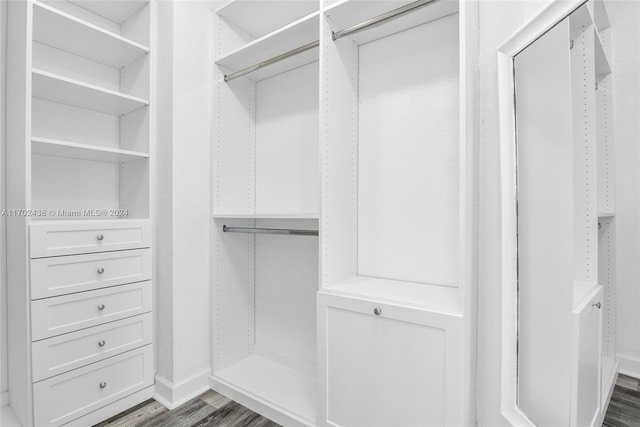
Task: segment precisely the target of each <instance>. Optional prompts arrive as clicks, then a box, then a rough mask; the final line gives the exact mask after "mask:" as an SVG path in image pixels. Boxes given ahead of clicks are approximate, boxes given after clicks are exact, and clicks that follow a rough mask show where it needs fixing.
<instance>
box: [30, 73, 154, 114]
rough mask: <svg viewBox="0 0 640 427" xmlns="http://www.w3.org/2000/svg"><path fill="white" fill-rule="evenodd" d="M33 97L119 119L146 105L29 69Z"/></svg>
mask: <svg viewBox="0 0 640 427" xmlns="http://www.w3.org/2000/svg"><path fill="white" fill-rule="evenodd" d="M31 74H32V85H33V96H34V97H35V98H41V99H46V100H49V101H53V102H57V103H59V104H66V105H72V106H75V107H80V108H85V109H88V110H93V111H98V112H101V113H106V114H111V115H114V116H121V115H123V114H127V113H130V112H131V111H133V110H137V109H138V108H140V107H144V106H145V105H148V104H149V102H148V101H146V100H144V99H141V98H136V97H134V96H130V95H125V94H122V93H119V92H115V91H112V90H109V89H104V88H101V87H98V86H94V85H90V84H87V83H83V82H80V81H78V80H73V79H69V78H66V77H63V76H60V75H57V74H53V73H49V72H47V71H42V70H38V69H35V68H34V69H33V70H32V73H31Z"/></svg>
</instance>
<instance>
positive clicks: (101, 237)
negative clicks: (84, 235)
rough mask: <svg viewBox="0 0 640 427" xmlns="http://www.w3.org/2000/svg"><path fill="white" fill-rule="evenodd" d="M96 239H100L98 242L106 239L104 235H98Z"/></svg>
mask: <svg viewBox="0 0 640 427" xmlns="http://www.w3.org/2000/svg"><path fill="white" fill-rule="evenodd" d="M96 239H98V240H102V239H104V236H103V235H102V234H98V235H97V236H96Z"/></svg>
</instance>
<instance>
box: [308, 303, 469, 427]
mask: <svg viewBox="0 0 640 427" xmlns="http://www.w3.org/2000/svg"><path fill="white" fill-rule="evenodd" d="M318 301H319V303H318V314H319V335H320V340H321V345H320V354H319V359H320V360H322V361H323V362H322V363H320V367H321V370H322V369H323V368H324V367H326V370H325V371H324V372H321V383H322V385H321V388H324V389H323V390H321V405H320V411H319V412H320V413H319V415H320V418H319V424H320V425H331V426H345V427H346V426H349V427H357V426H361V427H373V426H378V427H385V426H386V427H392V426H405V427H409V426H445V425H456V422H455V421H454V420H453V419H452V417H453V418H455V417H456V415H454V414H453V413H452V411H451V410H450V408H449V407H448V404H451V403H453V402H454V401H456V400H457V399H456V397H455V394H456V390H457V389H456V387H457V380H456V374H453V375H450V374H451V366H455V364H456V361H455V360H452V359H456V357H458V356H457V355H458V354H459V353H456V352H455V351H454V350H453V348H452V346H454V345H455V341H456V338H455V332H453V329H452V328H454V329H455V324H456V322H457V321H458V320H459V319H458V318H456V317H454V316H446V315H437V314H434V313H429V312H426V311H422V310H415V309H411V308H404V307H398V306H396V305H388V304H381V303H377V302H373V301H365V300H361V299H352V298H348V297H338V296H333V295H329V294H325V293H322V292H321V293H320V294H319V298H318ZM325 399H326V400H325ZM323 400H324V401H323ZM453 412H455V411H453ZM452 421H453V422H452Z"/></svg>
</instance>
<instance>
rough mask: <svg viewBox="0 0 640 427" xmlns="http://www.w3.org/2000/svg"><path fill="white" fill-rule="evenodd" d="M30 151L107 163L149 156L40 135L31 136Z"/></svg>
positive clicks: (123, 161)
mask: <svg viewBox="0 0 640 427" xmlns="http://www.w3.org/2000/svg"><path fill="white" fill-rule="evenodd" d="M31 152H32V153H33V154H42V155H45V156H55V157H68V158H72V159H81V160H93V161H96V162H109V163H126V162H130V161H133V160H139V159H144V158H148V157H149V155H148V154H146V153H140V152H137V151H128V150H120V149H117V148H109V147H100V146H95V145H88V144H78V143H75V142H69V141H60V140H56V139H50V138H40V137H33V138H31Z"/></svg>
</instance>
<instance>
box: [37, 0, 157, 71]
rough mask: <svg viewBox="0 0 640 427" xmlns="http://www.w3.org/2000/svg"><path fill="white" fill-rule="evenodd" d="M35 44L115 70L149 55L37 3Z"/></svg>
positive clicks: (140, 48)
mask: <svg viewBox="0 0 640 427" xmlns="http://www.w3.org/2000/svg"><path fill="white" fill-rule="evenodd" d="M100 3H108V2H100ZM116 3H119V4H124V3H126V2H116ZM33 40H34V41H37V42H40V43H42V44H45V45H48V46H51V47H54V48H56V49H60V50H63V51H65V52H69V53H72V54H74V55H77V56H81V57H83V58H87V59H90V60H92V61H95V62H99V63H101V64H104V65H108V66H110V67H114V68H122V67H124V66H126V65H128V64H130V63H131V62H133V61H134V60H135V59H137V58H139V57H141V56H143V55H145V54H146V53H148V52H149V49H148V48H146V47H144V46H142V45H140V44H138V43H135V42H133V41H131V40H127V39H125V38H124V37H121V36H119V35H117V34H114V33H111V32H109V31H106V30H104V29H102V28H100V27H97V26H95V25H93V24H90V23H88V22H85V21H82V20H80V19H78V18H76V17H74V16H72V15H69V14H66V13H64V12H61V11H59V10H57V9H54V8H52V7H50V6H47V5H46V4H42V3H39V2H37V1H36V2H34V3H33Z"/></svg>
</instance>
